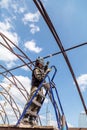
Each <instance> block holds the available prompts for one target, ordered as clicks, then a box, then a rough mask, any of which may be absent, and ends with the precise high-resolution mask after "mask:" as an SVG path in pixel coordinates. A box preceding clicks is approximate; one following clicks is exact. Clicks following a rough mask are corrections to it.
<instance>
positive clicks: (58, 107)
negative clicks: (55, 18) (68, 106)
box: [0, 0, 87, 130]
mask: <svg viewBox="0 0 87 130" xmlns="http://www.w3.org/2000/svg"><path fill="white" fill-rule="evenodd" d="M33 2H34V3H35V5H36V7H37V8H38V10H39V11H40V13H41V14H42V16H43V18H44V20H45V22H46V23H47V25H48V27H49V29H50V31H51V32H52V34H53V36H54V39H55V40H56V43H57V44H58V46H59V48H60V52H58V53H56V54H59V53H61V54H62V55H63V57H64V59H65V61H66V64H67V66H68V68H69V70H70V73H71V75H72V78H73V80H74V82H75V85H76V88H77V90H78V93H79V96H80V99H81V102H82V105H83V108H84V111H85V113H86V114H87V107H86V105H85V101H84V99H83V96H82V94H81V91H80V89H79V85H78V82H77V80H76V77H75V74H74V71H73V68H72V66H71V64H70V61H69V59H68V57H67V54H66V51H69V50H70V49H74V48H76V47H80V46H82V45H86V44H87V43H84V44H81V45H78V46H74V47H72V48H69V49H67V50H65V49H64V47H63V45H62V43H61V41H60V39H59V36H58V34H57V32H56V30H55V28H54V26H53V24H52V22H51V20H50V18H49V16H48V14H47V12H46V10H45V8H44V6H43V4H42V2H41V1H40V0H33ZM0 46H2V47H4V48H5V49H7V50H8V51H9V52H11V54H13V55H15V56H16V57H17V58H18V59H19V60H20V63H22V64H21V65H19V66H17V67H15V68H12V69H9V70H8V69H7V68H6V67H5V66H3V65H0V76H1V78H2V77H5V79H7V80H8V81H9V84H8V85H7V87H4V85H3V84H0V87H1V91H0V95H1V97H2V98H4V99H5V102H3V103H0V109H1V110H0V116H1V119H2V124H4V126H3V125H2V126H0V129H1V130H5V129H8V130H14V129H19V130H22V129H23V130H24V129H26V130H27V129H30V130H33V129H34V130H37V129H40V130H55V129H56V128H53V127H40V126H39V127H36V128H35V127H34V128H19V127H18V124H19V123H20V121H21V120H22V118H23V117H24V115H25V113H26V111H27V109H28V108H29V107H30V106H31V104H32V102H33V103H34V104H36V105H38V106H39V109H38V112H37V113H34V112H33V111H30V115H33V116H35V117H37V118H39V112H40V110H41V107H42V105H43V104H44V100H45V97H46V96H47V95H48V96H49V98H50V100H51V103H52V105H53V107H54V112H55V116H56V122H57V128H58V129H59V130H61V116H62V115H65V113H64V110H63V107H62V104H61V101H60V97H59V94H58V91H57V89H56V85H55V83H54V78H55V75H56V73H57V68H56V67H55V66H51V69H52V71H53V75H52V77H51V78H50V75H49V74H47V75H46V76H45V78H44V79H43V81H42V83H41V84H40V85H39V86H38V89H37V90H36V92H35V94H34V95H33V96H32V97H31V99H30V101H29V103H28V105H27V107H26V108H25V109H24V111H23V112H21V111H20V109H19V103H17V102H16V101H15V100H14V98H13V95H11V94H10V92H9V91H10V89H11V88H12V87H16V89H17V91H18V92H19V93H20V95H21V96H23V98H24V100H25V101H27V100H28V96H29V93H28V91H27V90H26V88H25V87H24V85H23V84H22V83H21V81H20V80H18V78H17V77H16V76H15V75H13V73H12V71H13V70H16V69H20V68H21V67H24V66H27V68H28V69H29V70H31V71H32V70H33V68H34V66H35V64H34V63H35V61H32V60H31V59H30V58H29V56H27V55H26V54H25V53H24V52H23V51H22V50H21V49H20V48H19V47H18V46H17V45H16V44H15V43H13V42H12V41H11V40H10V39H9V38H8V37H6V36H5V35H4V34H2V33H0ZM14 47H15V48H16V49H13V48H14ZM56 54H52V55H51V56H54V55H56ZM48 57H50V55H49V56H46V57H43V58H44V59H46V58H48ZM31 65H32V67H31ZM46 79H47V80H48V82H49V84H50V90H49V91H48V90H47V91H45V94H44V95H41V94H40V92H39V90H40V88H41V87H42V84H43V82H44V80H46ZM54 93H55V94H54ZM37 94H39V95H40V96H41V97H42V98H43V100H42V102H41V104H38V103H36V102H34V101H33V99H34V97H35V96H36V95H37ZM54 95H56V97H55V96H54ZM7 103H8V104H9V106H10V108H11V111H12V115H13V116H14V119H15V120H16V124H15V125H14V126H10V124H9V122H10V121H11V119H9V115H8V113H7V112H6V110H5V108H6V105H7ZM5 124H8V126H5ZM66 129H67V130H68V129H70V130H74V129H76V128H68V125H67V121H66ZM77 130H79V129H77ZM80 130H85V129H80Z"/></svg>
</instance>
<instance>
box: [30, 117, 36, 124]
mask: <svg viewBox="0 0 87 130" xmlns="http://www.w3.org/2000/svg"><path fill="white" fill-rule="evenodd" d="M29 124H30V125H32V126H37V122H36V121H35V118H34V117H30V118H29Z"/></svg>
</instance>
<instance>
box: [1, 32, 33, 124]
mask: <svg viewBox="0 0 87 130" xmlns="http://www.w3.org/2000/svg"><path fill="white" fill-rule="evenodd" d="M0 46H3V47H4V48H5V49H7V50H8V51H9V52H11V53H12V54H14V55H15V56H16V57H17V58H18V59H19V60H20V61H21V62H22V63H24V65H25V66H27V67H28V69H29V70H31V71H32V69H31V67H30V66H29V65H28V64H27V62H30V63H31V64H32V65H33V66H34V63H32V61H31V60H30V59H29V57H28V56H27V55H26V54H25V53H24V52H23V51H22V50H21V49H20V48H19V47H18V46H17V45H16V44H14V43H13V42H12V41H11V40H10V39H9V38H7V37H6V36H5V35H4V34H2V33H0ZM13 48H15V49H13ZM16 51H17V52H18V53H17V52H16ZM17 67H18V66H17ZM20 67H21V66H20ZM0 77H1V79H2V78H5V79H7V80H8V81H9V83H10V84H11V85H13V86H14V87H15V88H16V89H17V90H18V91H19V92H20V94H21V95H22V96H23V97H24V98H25V100H27V99H28V96H29V93H28V91H27V90H26V89H25V87H24V85H23V84H22V83H21V82H20V81H19V80H18V79H17V77H16V76H15V75H14V74H13V73H11V72H10V71H9V70H8V69H7V68H6V67H4V66H3V65H1V64H0ZM0 82H1V83H0V98H1V97H2V98H3V99H4V101H5V102H7V103H8V104H9V106H10V107H11V110H12V111H13V114H14V116H15V118H16V121H17V120H18V118H19V116H20V114H21V112H20V110H19V107H18V104H17V103H16V101H15V100H14V98H13V97H12V95H11V94H10V92H9V91H8V90H6V88H5V87H4V85H3V84H2V81H0ZM0 106H1V107H0V108H1V110H0V116H1V119H2V122H3V124H9V116H8V113H7V111H6V110H5V107H6V105H5V106H3V105H2V104H0Z"/></svg>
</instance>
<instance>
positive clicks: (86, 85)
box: [77, 74, 87, 92]
mask: <svg viewBox="0 0 87 130" xmlns="http://www.w3.org/2000/svg"><path fill="white" fill-rule="evenodd" d="M77 81H78V83H79V85H80V88H81V91H82V92H84V91H86V90H87V74H83V75H81V76H79V77H78V78H77Z"/></svg>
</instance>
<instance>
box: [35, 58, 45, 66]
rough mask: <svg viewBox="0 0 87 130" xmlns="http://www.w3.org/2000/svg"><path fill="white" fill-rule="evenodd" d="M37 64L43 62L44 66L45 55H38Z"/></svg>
mask: <svg viewBox="0 0 87 130" xmlns="http://www.w3.org/2000/svg"><path fill="white" fill-rule="evenodd" d="M36 64H41V65H42V66H44V59H43V57H38V58H37V59H36Z"/></svg>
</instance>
